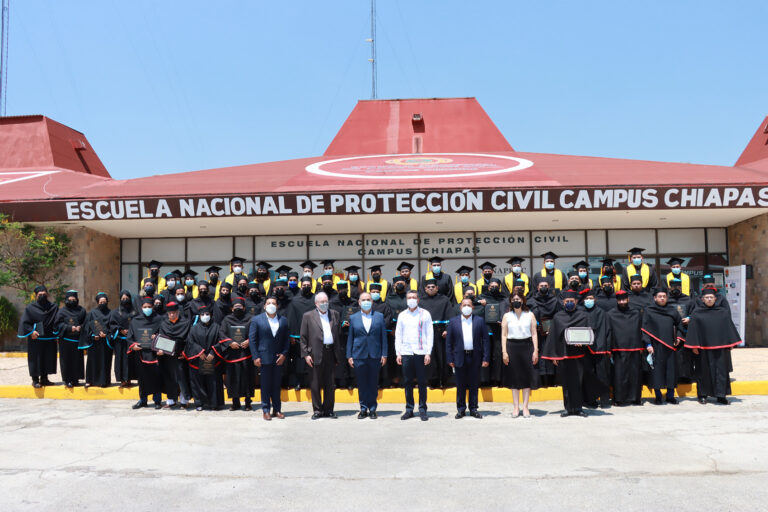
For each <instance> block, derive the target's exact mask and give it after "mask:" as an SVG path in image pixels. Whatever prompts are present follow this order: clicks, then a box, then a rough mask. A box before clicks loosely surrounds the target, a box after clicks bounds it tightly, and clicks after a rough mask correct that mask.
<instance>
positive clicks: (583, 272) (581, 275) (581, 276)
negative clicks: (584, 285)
mask: <svg viewBox="0 0 768 512" xmlns="http://www.w3.org/2000/svg"><path fill="white" fill-rule="evenodd" d="M579 278H580V279H586V278H587V273H586V272H585V271H583V270H580V271H579Z"/></svg>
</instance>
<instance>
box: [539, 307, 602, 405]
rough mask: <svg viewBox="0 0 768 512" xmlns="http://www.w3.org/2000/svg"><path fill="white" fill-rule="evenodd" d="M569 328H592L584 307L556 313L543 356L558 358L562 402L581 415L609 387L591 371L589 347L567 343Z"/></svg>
mask: <svg viewBox="0 0 768 512" xmlns="http://www.w3.org/2000/svg"><path fill="white" fill-rule="evenodd" d="M568 327H592V325H591V317H590V315H588V314H587V313H586V312H585V311H584V310H582V309H576V310H574V311H571V312H568V311H565V310H560V311H558V312H557V313H555V316H554V317H553V318H552V324H551V328H550V330H549V334H548V335H547V338H546V341H545V342H544V348H543V350H542V355H541V357H542V358H544V359H546V360H548V361H558V376H559V378H560V384H561V386H562V387H563V405H564V406H565V410H566V412H567V413H568V414H578V413H580V412H581V411H582V406H583V404H585V403H593V402H595V401H596V400H597V398H598V397H599V396H600V395H601V394H602V393H604V392H605V388H606V387H607V386H606V384H605V383H602V382H600V380H599V379H598V378H597V376H596V375H595V373H594V371H593V370H592V368H591V365H590V361H589V359H588V358H587V354H588V353H589V351H588V349H587V347H583V346H582V347H577V346H575V345H568V344H566V343H565V330H566V329H567V328H568Z"/></svg>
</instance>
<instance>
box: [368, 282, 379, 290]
mask: <svg viewBox="0 0 768 512" xmlns="http://www.w3.org/2000/svg"><path fill="white" fill-rule="evenodd" d="M370 289H371V291H373V290H378V291H381V283H371V286H370Z"/></svg>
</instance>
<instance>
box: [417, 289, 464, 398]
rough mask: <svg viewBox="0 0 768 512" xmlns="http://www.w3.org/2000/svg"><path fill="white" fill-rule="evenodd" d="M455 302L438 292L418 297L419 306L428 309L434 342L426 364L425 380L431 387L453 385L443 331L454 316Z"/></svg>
mask: <svg viewBox="0 0 768 512" xmlns="http://www.w3.org/2000/svg"><path fill="white" fill-rule="evenodd" d="M455 302H456V301H454V300H453V299H452V298H449V297H446V296H445V295H441V294H439V293H437V294H435V295H434V296H432V297H430V296H429V295H425V296H423V297H422V298H421V299H419V307H421V308H423V309H425V310H427V311H429V314H430V315H431V316H432V328H433V331H434V342H433V344H432V357H431V361H430V363H429V366H427V380H428V381H429V382H430V385H431V386H432V387H448V386H451V385H453V381H454V378H453V371H452V370H453V369H452V368H451V367H450V366H448V359H447V356H446V351H445V338H443V333H444V332H445V330H446V327H447V325H448V320H449V319H450V318H451V317H452V316H455V313H456V308H455V307H454V304H455Z"/></svg>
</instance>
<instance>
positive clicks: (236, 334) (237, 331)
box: [229, 325, 248, 343]
mask: <svg viewBox="0 0 768 512" xmlns="http://www.w3.org/2000/svg"><path fill="white" fill-rule="evenodd" d="M229 337H230V339H231V340H232V341H234V342H235V343H242V342H244V341H245V340H247V339H248V327H246V326H245V325H230V326H229Z"/></svg>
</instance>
